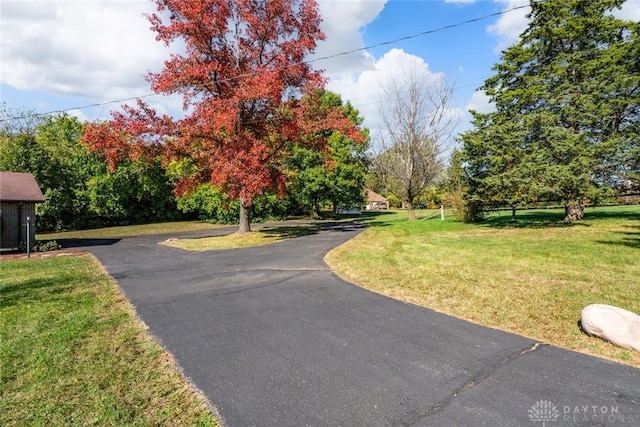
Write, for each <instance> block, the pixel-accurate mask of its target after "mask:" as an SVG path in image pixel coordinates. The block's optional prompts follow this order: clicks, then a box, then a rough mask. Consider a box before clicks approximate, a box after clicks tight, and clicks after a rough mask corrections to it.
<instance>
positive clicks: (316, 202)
mask: <svg viewBox="0 0 640 427" xmlns="http://www.w3.org/2000/svg"><path fill="white" fill-rule="evenodd" d="M320 101H321V106H322V108H340V109H342V112H343V114H344V117H345V118H347V119H349V120H350V121H351V122H352V123H353V124H354V126H360V125H361V124H362V122H363V118H362V117H360V116H359V112H358V110H357V109H355V108H354V107H353V106H352V105H351V104H350V103H349V102H347V103H346V104H344V105H343V103H342V99H341V98H340V96H339V95H338V94H335V93H333V92H329V91H326V92H324V93H323V94H322V95H321V99H320ZM361 141H362V142H356V141H354V140H352V139H350V138H348V137H347V136H345V135H344V134H343V133H341V132H336V131H330V133H329V135H328V138H327V146H326V148H325V149H321V150H318V149H314V148H312V147H308V146H306V145H304V144H294V145H293V146H292V151H291V154H290V155H289V156H288V158H287V160H286V169H287V172H286V174H287V176H288V178H289V179H288V181H289V186H288V187H289V190H290V193H291V198H292V199H293V201H294V202H295V204H297V205H299V206H300V207H302V208H303V209H304V210H305V211H306V212H305V213H311V214H312V215H313V217H314V218H318V217H320V207H321V205H323V204H331V205H333V208H334V209H337V208H338V207H339V206H342V207H347V208H349V207H352V206H357V205H360V204H362V202H363V197H364V196H363V193H364V182H365V176H366V166H367V155H366V151H367V149H368V147H369V144H368V142H369V137H368V129H363V130H362V131H361Z"/></svg>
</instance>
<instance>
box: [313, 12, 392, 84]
mask: <svg viewBox="0 0 640 427" xmlns="http://www.w3.org/2000/svg"><path fill="white" fill-rule="evenodd" d="M386 2H387V0H349V1H344V0H318V6H319V8H320V15H321V16H322V19H323V22H322V30H323V31H324V33H325V35H326V40H325V41H323V42H321V43H319V45H318V48H317V49H316V53H315V54H314V55H312V56H311V57H310V60H311V61H313V66H314V68H317V69H323V70H325V71H326V75H327V76H328V77H330V78H341V77H344V76H350V75H356V74H358V73H360V72H362V71H364V70H368V69H371V67H372V66H373V62H374V58H373V56H371V54H369V53H368V52H366V51H364V50H361V51H358V52H354V53H350V54H348V55H339V56H334V55H337V54H341V53H344V52H351V51H355V50H358V49H362V48H363V47H364V42H363V40H362V35H361V33H360V31H361V29H362V28H363V27H364V26H365V25H367V24H368V23H370V22H372V21H373V20H374V19H375V18H376V17H377V16H378V14H379V13H380V12H381V11H382V9H383V8H384V5H385V4H386ZM323 57H331V58H328V59H322V60H318V58H323Z"/></svg>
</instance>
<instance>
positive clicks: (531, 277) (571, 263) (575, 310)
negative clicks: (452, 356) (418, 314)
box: [326, 206, 640, 367]
mask: <svg viewBox="0 0 640 427" xmlns="http://www.w3.org/2000/svg"><path fill="white" fill-rule="evenodd" d="M421 214H422V215H423V216H426V217H428V218H426V219H420V220H418V221H414V222H409V221H407V220H406V216H407V214H406V212H395V213H388V214H378V215H377V216H376V217H375V218H374V219H373V220H372V221H371V228H370V229H368V230H367V231H366V232H364V233H362V234H360V235H359V236H357V237H356V238H355V239H353V240H351V241H349V242H347V243H345V244H343V245H342V246H340V247H339V248H337V249H335V250H333V251H332V252H330V253H329V254H328V255H327V257H326V261H327V262H328V264H329V265H330V266H331V268H332V269H333V270H335V271H336V272H337V273H338V274H339V275H341V276H342V277H343V278H345V279H347V280H349V281H351V282H353V283H355V284H358V285H361V286H363V287H365V288H367V289H371V290H373V291H375V292H379V293H382V294H385V295H388V296H390V297H393V298H397V299H400V300H403V301H406V302H410V303H413V304H417V305H420V306H424V307H428V308H432V309H434V310H437V311H440V312H443V313H448V314H451V315H453V316H457V317H460V318H463V319H467V320H470V321H472V322H476V323H480V324H483V325H486V326H491V327H494V328H498V329H502V330H505V331H511V332H515V333H517V334H521V335H525V336H528V337H531V338H533V339H536V340H540V341H543V342H546V343H551V344H555V345H558V346H560V347H564V348H568V349H571V350H577V351H580V352H584V353H590V354H593V355H597V356H600V357H605V358H609V359H613V360H616V361H618V362H623V363H627V364H630V365H634V366H638V367H640V353H638V352H633V351H629V350H625V349H620V348H618V347H615V346H613V345H611V344H608V343H606V342H604V341H602V340H600V339H597V338H593V337H589V336H587V335H585V334H584V333H583V332H582V331H581V330H580V328H579V323H578V322H579V319H580V312H581V310H582V309H583V308H584V307H585V306H587V305H588V304H592V303H604V304H611V305H615V306H618V307H622V308H625V309H627V310H630V311H633V312H635V313H640V207H639V206H627V207H612V208H596V209H593V208H587V210H586V219H585V220H584V221H581V222H577V223H575V224H565V223H564V222H563V221H562V218H563V212H562V211H524V212H519V213H518V215H517V217H516V221H511V218H510V213H505V214H504V215H497V214H494V215H493V216H492V217H490V218H489V219H488V221H486V222H485V223H484V224H480V225H471V224H462V223H459V222H455V221H453V220H452V219H451V218H450V217H447V218H446V219H445V221H441V220H440V218H439V216H438V215H437V213H436V212H433V211H431V212H430V211H422V212H421Z"/></svg>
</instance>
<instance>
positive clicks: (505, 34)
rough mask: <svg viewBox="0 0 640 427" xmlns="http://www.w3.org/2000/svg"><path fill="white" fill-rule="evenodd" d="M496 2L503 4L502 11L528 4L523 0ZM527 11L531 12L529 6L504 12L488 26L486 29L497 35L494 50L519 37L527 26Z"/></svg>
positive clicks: (498, 49) (504, 47)
mask: <svg viewBox="0 0 640 427" xmlns="http://www.w3.org/2000/svg"><path fill="white" fill-rule="evenodd" d="M496 3H500V4H503V5H504V8H503V10H504V11H507V10H510V9H513V8H515V7H520V6H524V5H528V4H529V2H528V1H525V0H496ZM529 12H531V8H530V7H524V8H521V9H516V10H512V11H510V12H506V13H504V14H503V15H501V16H500V18H499V19H498V21H497V22H496V23H495V24H493V25H490V26H489V28H488V29H487V30H488V31H489V33H491V34H494V35H495V36H497V37H498V44H497V45H496V48H495V50H496V52H500V51H502V50H504V49H506V48H508V47H509V46H511V45H513V44H514V43H516V42H517V41H518V40H519V39H520V34H522V32H523V31H524V30H525V29H526V28H527V24H528V22H529V20H528V19H527V14H528V13H529Z"/></svg>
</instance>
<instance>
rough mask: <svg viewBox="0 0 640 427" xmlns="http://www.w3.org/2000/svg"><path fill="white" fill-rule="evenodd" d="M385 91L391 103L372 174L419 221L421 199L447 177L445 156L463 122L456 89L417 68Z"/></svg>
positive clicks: (385, 111)
mask: <svg viewBox="0 0 640 427" xmlns="http://www.w3.org/2000/svg"><path fill="white" fill-rule="evenodd" d="M425 80H426V78H425ZM384 89H385V93H386V96H387V98H388V99H389V100H390V101H389V102H388V103H385V104H384V105H383V106H382V107H381V108H380V113H381V115H382V118H383V123H384V129H382V130H381V132H380V145H379V147H378V149H379V150H380V151H379V152H378V154H377V155H376V156H375V160H374V165H373V166H374V170H373V173H374V175H375V176H376V178H377V180H378V181H379V182H380V183H381V184H382V185H383V186H384V187H385V188H386V190H387V191H388V192H390V193H391V194H393V195H395V196H396V197H398V198H399V199H400V200H402V201H403V202H404V204H406V205H407V206H408V208H409V219H410V220H415V219H416V214H415V208H416V204H417V199H418V197H419V196H420V195H421V194H422V193H423V192H424V191H425V190H426V189H427V188H428V187H429V186H430V185H431V184H433V182H434V181H435V179H436V178H437V176H438V175H439V174H440V173H441V172H442V170H443V166H444V159H443V153H444V151H445V150H446V148H447V146H448V144H449V142H450V140H451V133H452V132H453V129H454V128H455V127H456V126H457V125H458V122H459V119H458V118H457V116H456V115H455V114H454V113H453V111H452V109H451V97H452V94H453V85H452V84H449V83H448V82H446V81H445V80H443V79H440V80H439V81H437V82H435V84H431V83H429V82H426V81H423V79H422V78H421V75H420V73H419V72H418V70H416V68H415V67H414V68H410V69H409V70H408V72H407V74H406V78H405V79H404V81H402V82H394V83H393V84H391V85H388V86H387V87H385V88H384Z"/></svg>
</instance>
